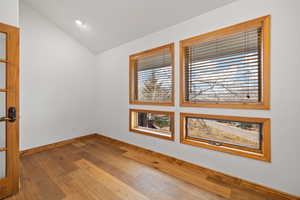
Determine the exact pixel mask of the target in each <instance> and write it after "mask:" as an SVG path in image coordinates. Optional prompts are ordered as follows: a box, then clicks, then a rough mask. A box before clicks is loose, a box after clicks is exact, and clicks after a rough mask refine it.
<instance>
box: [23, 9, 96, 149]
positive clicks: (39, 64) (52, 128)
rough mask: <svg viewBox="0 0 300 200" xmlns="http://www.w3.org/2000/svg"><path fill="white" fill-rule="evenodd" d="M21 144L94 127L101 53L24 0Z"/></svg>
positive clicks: (77, 133)
mask: <svg viewBox="0 0 300 200" xmlns="http://www.w3.org/2000/svg"><path fill="white" fill-rule="evenodd" d="M20 28H21V38H20V40H21V57H20V59H21V64H20V67H21V130H20V134H21V149H28V148H32V147H35V146H41V145H45V144H49V143H54V142H57V141H61V140H65V139H69V138H74V137H77V136H81V135H85V134H89V133H91V132H94V130H93V129H92V127H93V120H94V119H95V118H94V116H93V115H94V112H93V105H95V97H94V90H93V87H94V86H95V84H94V82H93V81H94V80H95V77H94V71H95V61H96V57H95V55H93V54H91V53H90V52H89V51H88V50H87V49H86V48H84V47H82V46H80V45H79V44H78V43H77V42H76V41H74V40H73V39H71V38H70V37H69V36H68V35H66V34H65V33H64V32H62V31H61V30H60V29H58V28H57V27H56V26H55V25H53V24H52V23H51V22H49V21H48V20H47V19H45V18H43V17H42V16H41V15H39V14H38V13H37V12H35V11H34V10H32V9H31V8H30V7H28V6H27V5H25V4H24V3H21V4H20Z"/></svg>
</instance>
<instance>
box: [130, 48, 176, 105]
mask: <svg viewBox="0 0 300 200" xmlns="http://www.w3.org/2000/svg"><path fill="white" fill-rule="evenodd" d="M129 59H130V64H129V73H130V77H129V79H130V83H129V90H130V95H129V96H130V103H131V104H145V105H147V104H148V105H166V106H172V105H174V44H168V45H165V46H161V47H158V48H155V49H151V50H147V51H144V52H141V53H137V54H134V55H131V56H130V58H129Z"/></svg>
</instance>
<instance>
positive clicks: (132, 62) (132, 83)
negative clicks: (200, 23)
mask: <svg viewBox="0 0 300 200" xmlns="http://www.w3.org/2000/svg"><path fill="white" fill-rule="evenodd" d="M166 49H167V50H169V51H170V53H171V58H172V65H171V67H172V98H171V102H142V101H137V100H135V98H136V95H137V94H136V91H137V90H136V88H135V87H137V77H136V75H135V71H136V69H135V68H136V67H135V66H136V59H137V58H139V57H141V56H146V55H153V54H156V53H158V52H160V51H163V50H166ZM174 66H175V57H174V43H170V44H167V45H163V46H160V47H156V48H153V49H149V50H146V51H142V52H139V53H136V54H132V55H130V56H129V104H137V105H153V106H174V105H175V89H174V84H175V67H174Z"/></svg>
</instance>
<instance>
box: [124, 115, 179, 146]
mask: <svg viewBox="0 0 300 200" xmlns="http://www.w3.org/2000/svg"><path fill="white" fill-rule="evenodd" d="M137 112H145V113H154V114H164V115H169V116H170V132H171V136H167V135H164V134H160V133H159V132H157V134H156V133H155V131H150V130H149V131H146V130H143V129H136V128H135V119H134V118H133V117H134V116H133V115H134V114H135V113H137ZM129 132H133V133H139V134H142V135H147V136H152V137H156V138H160V139H165V140H171V141H174V140H175V118H174V112H169V111H158V110H143V109H129Z"/></svg>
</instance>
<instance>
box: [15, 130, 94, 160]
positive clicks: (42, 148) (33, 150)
mask: <svg viewBox="0 0 300 200" xmlns="http://www.w3.org/2000/svg"><path fill="white" fill-rule="evenodd" d="M95 136H97V134H89V135H85V136H81V137H76V138H72V139H68V140H63V141H60V142H56V143H52V144H47V145H43V146H39V147H34V148H31V149H26V150H23V151H21V152H20V156H25V155H30V154H33V153H38V152H41V151H46V150H50V149H54V148H57V147H61V146H64V145H66V144H71V143H74V142H78V141H80V140H84V139H88V138H92V137H95Z"/></svg>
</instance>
